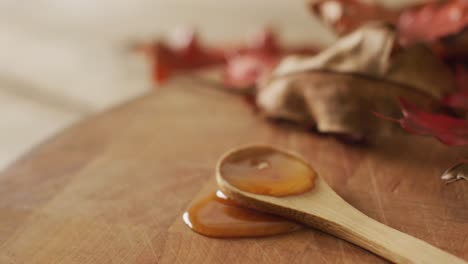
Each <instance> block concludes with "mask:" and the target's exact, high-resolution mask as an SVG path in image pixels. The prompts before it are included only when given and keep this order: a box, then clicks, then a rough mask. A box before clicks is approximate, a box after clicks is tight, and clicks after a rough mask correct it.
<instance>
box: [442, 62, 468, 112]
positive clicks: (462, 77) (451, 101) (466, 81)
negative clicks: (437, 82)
mask: <svg viewBox="0 0 468 264" xmlns="http://www.w3.org/2000/svg"><path fill="white" fill-rule="evenodd" d="M455 80H456V85H457V88H458V91H457V92H455V93H453V94H449V95H448V96H446V97H445V98H444V99H443V100H442V102H443V103H444V104H445V105H447V106H450V107H452V108H455V109H462V110H468V68H467V67H466V66H464V65H462V64H458V65H456V67H455Z"/></svg>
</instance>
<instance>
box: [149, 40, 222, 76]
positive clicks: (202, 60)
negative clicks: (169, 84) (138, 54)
mask: <svg viewBox="0 0 468 264" xmlns="http://www.w3.org/2000/svg"><path fill="white" fill-rule="evenodd" d="M141 49H142V50H143V51H144V52H145V53H146V54H147V55H148V56H149V57H150V59H151V61H152V63H153V78H154V81H155V82H156V83H162V82H164V81H166V80H167V79H168V78H169V77H170V76H171V75H172V74H174V73H177V72H181V71H190V70H194V69H199V68H201V67H206V66H212V65H218V64H222V63H224V62H225V55H224V52H223V51H221V50H217V49H209V48H205V47H202V46H201V45H200V43H199V41H198V38H197V35H196V33H195V32H194V31H187V32H184V33H183V34H182V35H181V36H180V37H179V38H178V39H177V41H175V42H174V43H172V44H167V43H164V42H161V41H156V42H155V43H153V44H150V45H143V46H142V48H141Z"/></svg>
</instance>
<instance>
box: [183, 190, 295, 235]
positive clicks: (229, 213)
mask: <svg viewBox="0 0 468 264" xmlns="http://www.w3.org/2000/svg"><path fill="white" fill-rule="evenodd" d="M183 219H184V222H185V223H186V224H187V225H188V226H189V227H190V228H191V229H192V230H193V231H195V232H197V233H200V234H202V235H205V236H209V237H219V238H234V237H238V238H239V237H261V236H271V235H278V234H283V233H289V232H292V231H295V230H297V229H299V228H301V225H299V224H297V223H295V222H292V221H289V220H286V219H284V218H282V217H279V216H274V215H270V214H266V213H262V212H259V211H255V210H252V209H248V208H245V207H241V206H240V205H239V204H238V203H237V202H235V201H233V200H229V199H228V198H227V197H226V196H225V195H224V194H223V193H222V192H221V191H217V192H216V193H212V194H210V195H208V196H207V197H204V198H203V199H201V200H199V201H197V202H195V203H194V204H193V205H192V206H191V207H190V208H189V209H188V210H187V211H186V212H185V213H184V215H183Z"/></svg>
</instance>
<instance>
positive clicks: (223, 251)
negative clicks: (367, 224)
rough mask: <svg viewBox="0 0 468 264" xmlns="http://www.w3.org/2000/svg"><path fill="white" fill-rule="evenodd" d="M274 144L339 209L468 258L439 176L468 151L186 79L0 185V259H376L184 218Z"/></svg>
mask: <svg viewBox="0 0 468 264" xmlns="http://www.w3.org/2000/svg"><path fill="white" fill-rule="evenodd" d="M247 143H271V144H273V145H275V146H279V147H284V148H287V149H290V150H294V151H296V152H298V153H300V154H302V155H303V156H304V157H305V158H306V159H307V160H308V161H310V163H311V164H312V165H313V166H314V167H315V168H316V169H317V171H318V172H319V173H320V174H321V175H322V176H323V177H324V178H325V179H326V180H327V182H328V183H329V184H330V185H331V186H332V187H333V188H334V189H335V190H336V191H337V192H338V193H339V194H340V195H341V196H342V197H343V198H344V199H345V200H347V201H348V202H349V203H350V204H352V205H354V206H355V207H357V208H358V209H359V210H361V211H363V212H364V213H365V214H367V215H369V216H371V217H373V218H375V219H377V220H378V221H381V222H383V223H385V224H387V225H389V226H391V227H393V228H396V229H398V230H401V231H403V232H406V233H408V234H411V235H413V236H415V237H418V238H420V239H423V240H425V241H427V242H429V243H431V244H433V245H435V246H437V247H440V248H442V249H444V250H446V251H448V252H450V253H453V254H455V255H458V256H460V257H462V258H464V259H467V260H468V239H467V237H468V182H461V181H460V182H457V183H454V184H450V185H445V184H443V183H442V182H441V180H440V179H439V176H440V175H441V173H442V172H443V171H444V170H445V169H446V168H447V167H448V166H449V165H450V164H451V163H452V162H453V161H454V160H455V159H456V158H457V156H458V155H462V154H467V155H468V152H467V151H465V150H463V149H453V148H452V149H450V148H448V147H445V146H443V145H442V144H439V143H438V142H436V141H435V140H433V139H430V138H421V137H414V136H396V137H394V138H391V139H387V140H381V141H379V142H376V143H374V144H371V145H370V146H350V145H346V144H343V143H340V142H338V141H336V140H335V139H334V138H332V137H327V136H320V135H316V134H313V133H308V132H305V131H300V130H298V129H295V128H292V127H287V126H280V125H277V124H272V123H270V122H267V121H266V120H265V119H263V118H262V117H260V116H259V115H258V114H256V113H255V112H253V111H252V109H251V108H249V107H248V106H247V105H246V104H245V102H244V101H243V100H242V99H240V98H238V97H236V96H233V95H229V94H226V93H223V92H220V91H215V90H214V89H211V88H208V87H207V85H206V84H203V83H202V82H200V81H196V80H194V79H188V78H186V79H178V80H175V81H173V82H172V83H171V84H170V85H168V87H165V88H164V89H160V90H158V91H156V92H153V93H151V94H149V95H147V96H145V97H142V98H140V99H138V100H135V101H133V102H131V103H129V104H126V105H124V106H121V107H118V108H116V109H113V110H111V111H109V112H107V113H104V114H101V115H97V116H95V117H92V118H90V119H88V120H87V121H84V122H82V123H80V124H78V125H75V126H73V127H71V128H69V129H67V130H66V131H64V132H63V133H61V134H59V135H57V136H56V137H54V138H52V139H50V140H48V141H47V142H45V143H44V144H42V145H40V146H38V147H36V148H35V149H34V150H33V151H31V152H30V153H29V154H28V155H26V156H25V157H24V158H22V159H21V160H19V161H17V162H16V163H15V164H13V165H12V166H11V167H10V168H8V169H7V170H6V171H4V172H3V173H2V174H1V175H0V245H1V246H0V263H81V264H83V263H256V264H258V263H379V262H384V261H383V260H382V259H380V258H378V257H376V256H374V255H372V254H371V253H369V252H367V251H365V250H362V249H360V248H358V247H356V246H353V245H351V244H349V243H347V242H344V241H342V240H339V239H336V238H334V237H332V236H329V235H327V234H324V233H321V232H319V231H316V230H313V229H305V230H301V231H298V232H295V233H291V234H287V235H281V236H275V237H269V238H258V239H211V238H206V237H203V236H201V235H198V234H196V233H193V232H192V231H190V230H189V229H188V228H187V227H186V226H185V225H184V224H183V222H182V218H181V216H182V213H183V212H184V209H185V208H186V207H187V206H188V204H189V203H190V202H191V201H192V199H193V198H194V197H196V196H197V195H202V194H203V192H207V191H209V189H210V188H214V186H215V184H214V174H213V172H214V169H213V168H214V165H215V162H216V160H217V159H218V157H219V156H220V155H221V154H222V153H223V152H225V151H226V150H228V149H229V148H231V147H235V146H238V145H241V144H247Z"/></svg>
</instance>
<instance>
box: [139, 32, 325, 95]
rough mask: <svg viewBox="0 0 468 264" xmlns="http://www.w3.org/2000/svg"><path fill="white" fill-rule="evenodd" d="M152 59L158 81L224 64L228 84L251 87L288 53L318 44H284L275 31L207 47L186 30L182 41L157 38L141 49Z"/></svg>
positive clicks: (309, 51)
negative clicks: (235, 43) (238, 42)
mask: <svg viewBox="0 0 468 264" xmlns="http://www.w3.org/2000/svg"><path fill="white" fill-rule="evenodd" d="M141 49H142V50H143V51H144V52H145V53H146V54H147V55H148V56H149V58H150V59H151V60H152V63H153V78H154V81H155V82H156V83H162V82H164V81H166V80H167V79H168V78H169V77H171V76H172V75H173V74H176V73H179V72H187V71H194V70H198V69H200V68H203V67H206V66H213V65H220V66H223V68H222V73H223V81H224V84H225V85H227V86H228V87H233V88H247V87H251V86H253V85H254V84H255V82H256V81H257V79H258V78H260V76H262V75H263V74H265V73H267V72H269V71H270V70H271V69H272V68H273V67H274V66H275V65H276V64H277V62H278V61H279V60H280V59H281V58H282V57H283V56H285V55H287V54H290V53H294V54H314V53H316V52H317V51H318V50H319V49H318V48H316V47H315V46H300V47H293V48H289V47H282V46H281V45H280V44H279V41H278V40H277V36H276V35H275V33H274V32H273V31H272V30H269V29H264V30H262V31H260V32H258V33H257V34H256V35H255V36H254V37H253V38H252V39H251V41H250V43H248V44H247V45H239V46H234V47H230V48H213V47H205V46H202V45H201V44H200V42H199V41H198V38H197V36H196V34H195V32H193V31H189V32H185V34H183V35H182V37H180V38H178V41H176V42H174V43H171V44H167V43H165V42H161V41H157V42H155V43H153V44H151V45H143V46H142V48H141Z"/></svg>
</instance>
